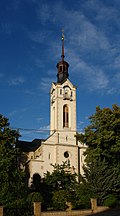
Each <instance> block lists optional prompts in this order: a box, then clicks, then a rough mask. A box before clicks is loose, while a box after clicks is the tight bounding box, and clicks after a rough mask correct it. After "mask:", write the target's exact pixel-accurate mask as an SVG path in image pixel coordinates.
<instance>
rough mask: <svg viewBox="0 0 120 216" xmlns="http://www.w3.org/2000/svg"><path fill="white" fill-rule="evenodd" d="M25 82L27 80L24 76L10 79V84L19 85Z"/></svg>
mask: <svg viewBox="0 0 120 216" xmlns="http://www.w3.org/2000/svg"><path fill="white" fill-rule="evenodd" d="M24 82H25V80H24V78H23V77H16V78H13V79H11V80H9V85H10V86H17V85H20V84H23V83H24Z"/></svg>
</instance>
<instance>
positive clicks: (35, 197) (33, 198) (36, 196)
mask: <svg viewBox="0 0 120 216" xmlns="http://www.w3.org/2000/svg"><path fill="white" fill-rule="evenodd" d="M27 201H28V203H33V202H43V197H42V195H41V194H40V193H39V192H32V193H30V194H29V196H28V198H27Z"/></svg>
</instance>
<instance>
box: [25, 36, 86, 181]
mask: <svg viewBox="0 0 120 216" xmlns="http://www.w3.org/2000/svg"><path fill="white" fill-rule="evenodd" d="M68 68H69V64H68V62H66V61H65V55H64V35H63V34H62V55H61V60H60V61H59V62H58V63H57V81H56V82H53V83H52V85H51V90H50V136H49V137H48V138H47V139H46V140H40V139H39V140H33V141H32V143H31V144H30V145H34V148H33V150H32V149H31V151H29V153H28V159H29V160H28V161H29V164H28V166H29V170H30V179H29V184H30V182H31V181H32V178H33V176H34V175H35V174H36V173H37V174H39V175H40V176H41V177H44V173H46V172H47V171H49V172H50V173H51V172H52V171H53V166H51V164H53V165H55V164H59V165H60V164H62V163H63V162H67V163H68V164H69V165H70V167H71V172H72V173H77V174H79V173H81V174H82V173H83V169H82V166H83V163H84V154H83V153H84V151H85V149H86V147H85V146H84V144H82V143H79V142H76V137H75V135H76V87H75V86H74V85H73V84H72V82H71V81H70V80H69V79H68V77H69V73H68ZM23 144H24V142H23Z"/></svg>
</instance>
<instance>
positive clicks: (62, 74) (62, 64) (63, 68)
mask: <svg viewBox="0 0 120 216" xmlns="http://www.w3.org/2000/svg"><path fill="white" fill-rule="evenodd" d="M64 39H65V37H64V31H63V30H62V38H61V40H62V55H61V58H62V60H61V61H59V62H58V63H57V68H58V74H57V82H58V83H62V82H64V80H66V79H67V78H68V77H69V74H68V67H69V64H68V63H67V62H66V61H65V60H64V58H65V55H64Z"/></svg>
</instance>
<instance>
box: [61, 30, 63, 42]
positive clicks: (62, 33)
mask: <svg viewBox="0 0 120 216" xmlns="http://www.w3.org/2000/svg"><path fill="white" fill-rule="evenodd" d="M61 39H62V41H64V29H62V38H61Z"/></svg>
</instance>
